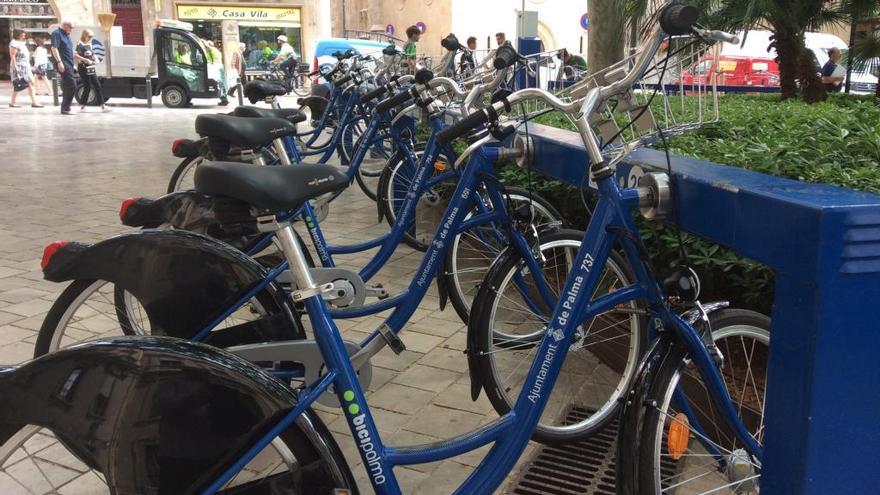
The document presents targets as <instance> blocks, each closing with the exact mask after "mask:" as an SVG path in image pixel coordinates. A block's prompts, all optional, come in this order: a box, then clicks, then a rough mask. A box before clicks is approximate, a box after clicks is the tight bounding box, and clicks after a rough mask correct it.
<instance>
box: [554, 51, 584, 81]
mask: <svg viewBox="0 0 880 495" xmlns="http://www.w3.org/2000/svg"><path fill="white" fill-rule="evenodd" d="M557 57H559V60H561V61H562V66H561V67H560V68H559V73H558V74H557V75H556V79H557V80H558V81H566V80H568V81H576V80H578V79H580V75H581V74H582V73H584V72H586V70H587V61H586V60H584V57H581V56H580V55H572V54H571V53H569V52H568V50H567V49H565V48H563V49H562V50H560V51H559V54H557Z"/></svg>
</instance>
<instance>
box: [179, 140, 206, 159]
mask: <svg viewBox="0 0 880 495" xmlns="http://www.w3.org/2000/svg"><path fill="white" fill-rule="evenodd" d="M207 145H208V139H207V138H200V139H175V140H174V143H172V145H171V154H172V155H174V156H176V157H177V158H196V157H198V156H203V155H204V154H205V153H206V152H207Z"/></svg>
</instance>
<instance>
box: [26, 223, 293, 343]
mask: <svg viewBox="0 0 880 495" xmlns="http://www.w3.org/2000/svg"><path fill="white" fill-rule="evenodd" d="M50 251H53V252H51V253H50ZM43 276H44V278H45V279H46V280H49V281H52V282H65V281H70V280H106V281H108V282H112V283H113V284H115V285H116V287H117V288H119V289H124V290H126V291H128V292H129V293H131V294H132V295H134V296H135V297H136V298H137V300H138V302H140V304H141V305H142V306H143V307H144V309H145V310H146V313H147V315H148V317H149V319H150V324H151V327H152V332H153V334H154V335H169V336H173V337H179V338H187V339H188V338H192V337H193V336H194V335H195V334H196V333H197V332H198V331H199V330H201V329H202V328H204V327H205V326H207V325H208V324H209V323H210V322H211V321H213V320H214V319H215V318H216V317H218V316H219V315H220V314H221V313H222V311H223V310H225V309H226V308H228V307H230V306H231V305H232V304H234V303H235V302H237V301H238V300H240V299H241V297H242V296H243V295H244V294H245V293H246V292H247V291H248V290H249V289H250V288H252V287H253V286H254V285H256V284H257V283H259V282H260V281H261V280H263V279H264V278H265V276H266V271H265V269H264V268H263V267H261V266H260V265H259V264H258V263H257V262H256V261H254V260H253V259H251V258H249V257H247V256H245V255H244V254H243V253H242V252H241V251H238V250H236V249H234V248H232V247H230V246H228V245H226V244H224V243H222V242H219V241H217V240H214V239H212V238H210V237H207V236H203V235H200V234H195V233H191V232H186V231H183V230H141V231H136V232H130V233H127V234H123V235H119V236H116V237H113V238H110V239H107V240H105V241H102V242H99V243H97V244H94V245H88V244H80V243H68V244H62V245H58V244H56V243H53V244H50V245H49V246H48V247H47V248H46V251H45V253H44V257H43ZM267 291H268V293H269V294H270V295H271V297H272V298H273V299H274V300H275V303H277V305H278V306H279V307H280V308H282V309H283V310H284V311H283V313H284V315H282V316H286V317H287V318H285V319H286V320H287V324H281V325H280V328H278V327H279V325H278V324H272V325H268V326H267V328H259V329H255V330H256V331H258V332H260V333H259V334H257V335H253V336H252V339H258V338H262V339H263V340H277V339H282V338H304V337H305V335H304V332H303V330H302V327H301V326H299V325H298V324H296V323H293V322H295V321H297V319H296V318H295V316H294V315H295V314H296V313H295V310H294V308H293V303H292V302H291V301H290V298H289V297H286V296H285V294H284V293H283V291H282V290H281V289H279V288H278V287H277V286H276V285H275V284H274V283H273V284H269V286H268V287H267ZM264 320H265V319H264ZM276 323H278V322H276ZM232 328H236V327H232ZM215 333H221V332H220V331H215V332H212V336H213V334H215ZM257 341H259V340H257Z"/></svg>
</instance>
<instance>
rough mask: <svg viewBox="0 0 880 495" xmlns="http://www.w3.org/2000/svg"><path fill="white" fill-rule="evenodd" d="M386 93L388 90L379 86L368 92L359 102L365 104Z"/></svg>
mask: <svg viewBox="0 0 880 495" xmlns="http://www.w3.org/2000/svg"><path fill="white" fill-rule="evenodd" d="M387 92H388V88H386V87H385V86H379V87H378V88H376V89H374V90H372V91H370V92H369V93H367V94H365V95H364V96H363V97H362V98H361V102H362V103H366V102H368V101H372V100H375V99H376V98H378V97H380V96H382V95H384V94H385V93H387Z"/></svg>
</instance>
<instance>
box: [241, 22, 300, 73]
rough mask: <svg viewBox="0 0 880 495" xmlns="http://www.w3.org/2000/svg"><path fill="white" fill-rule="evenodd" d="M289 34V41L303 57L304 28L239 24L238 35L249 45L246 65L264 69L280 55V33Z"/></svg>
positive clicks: (249, 67) (248, 67) (251, 68)
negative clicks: (278, 41)
mask: <svg viewBox="0 0 880 495" xmlns="http://www.w3.org/2000/svg"><path fill="white" fill-rule="evenodd" d="M282 34H283V35H284V36H287V42H288V43H289V44H290V46H292V47H293V49H294V50H295V51H296V54H297V56H298V57H300V58H302V53H303V52H302V29H301V28H299V27H287V26H265V25H260V26H254V25H246V24H244V23H241V24H239V27H238V37H239V39H240V40H241V42H242V43H244V44H246V45H247V50H246V51H245V60H246V64H245V67H246V68H247V69H248V70H264V69H266V68H267V67H268V65H269V62H271V61H272V60H273V59H275V57H276V56H277V55H278V44H277V43H276V41H275V40H276V39H277V38H278V36H280V35H282Z"/></svg>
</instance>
